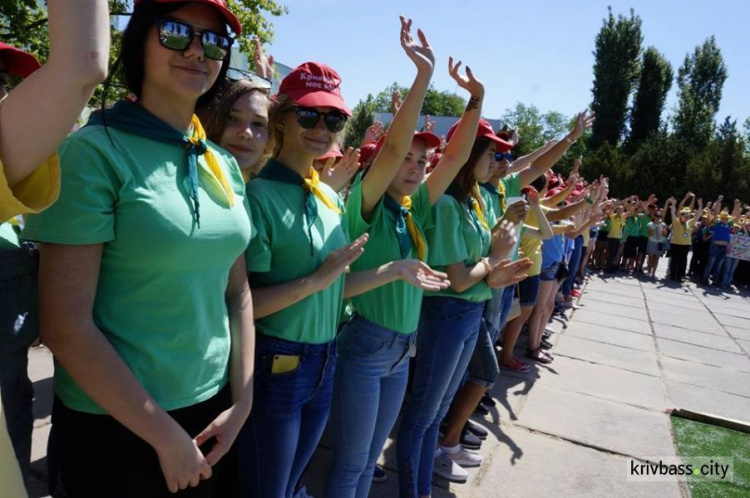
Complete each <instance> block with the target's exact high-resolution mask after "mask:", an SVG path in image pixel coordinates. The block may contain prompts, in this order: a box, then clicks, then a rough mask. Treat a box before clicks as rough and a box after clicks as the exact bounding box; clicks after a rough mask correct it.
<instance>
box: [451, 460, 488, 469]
mask: <svg viewBox="0 0 750 498" xmlns="http://www.w3.org/2000/svg"><path fill="white" fill-rule="evenodd" d="M454 462H456V463H457V464H459V465H460V466H461V467H463V468H465V469H471V468H475V467H480V466H481V465H482V460H480V461H478V462H459V461H457V460H454Z"/></svg>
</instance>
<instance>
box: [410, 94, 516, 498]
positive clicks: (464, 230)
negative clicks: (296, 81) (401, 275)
mask: <svg viewBox="0 0 750 498" xmlns="http://www.w3.org/2000/svg"><path fill="white" fill-rule="evenodd" d="M472 88H473V89H472V95H474V98H472V99H471V100H470V102H469V105H468V107H470V108H471V107H474V106H479V105H480V103H481V99H479V98H477V95H483V87H482V86H481V85H480V84H476V85H475V86H473V87H472ZM454 132H456V134H457V125H454V128H453V129H452V130H451V131H450V132H449V133H448V139H449V143H450V141H451V139H456V134H454ZM500 141H501V140H500V139H499V138H498V137H497V136H496V135H495V133H494V131H493V130H492V128H491V126H489V123H487V122H486V121H485V122H484V123H482V124H480V125H479V127H478V129H477V135H476V138H475V140H474V144H473V146H472V149H471V152H470V153H469V157H468V159H467V161H466V162H465V164H464V165H463V166H462V168H461V170H460V172H459V173H458V175H457V176H456V178H455V179H454V180H453V182H452V183H451V184H450V187H448V189H447V191H446V194H444V195H443V196H442V197H440V198H439V199H438V200H437V202H436V203H435V205H434V206H433V208H432V213H431V216H432V223H431V225H430V226H429V227H427V230H426V232H425V235H426V239H427V245H428V247H429V248H430V251H429V254H428V258H427V262H428V263H429V264H430V265H431V266H433V267H434V268H435V269H436V270H440V271H445V272H446V273H447V274H448V277H449V279H450V282H451V286H450V287H449V288H447V289H445V290H441V291H436V292H428V293H426V294H425V297H424V299H423V300H422V311H421V313H422V315H421V317H420V322H419V331H418V334H417V351H418V354H417V363H416V371H415V374H414V382H413V386H414V387H413V389H412V392H411V396H410V398H409V401H408V403H407V405H406V408H405V411H404V417H403V420H402V423H401V429H400V431H399V435H398V440H397V456H398V469H399V487H400V489H401V495H402V496H427V495H430V493H431V487H432V472H433V464H435V465H437V466H436V467H435V471H436V472H438V473H440V475H451V476H458V478H459V479H460V478H461V475H460V474H461V473H463V481H465V480H466V473H465V471H463V469H460V467H458V464H456V463H455V462H454V461H453V460H452V459H451V457H450V455H448V454H446V453H441V454H440V455H439V456H438V458H437V459H436V458H435V448H436V446H437V442H438V427H439V425H440V421H441V420H442V419H443V417H444V416H445V414H446V413H447V411H448V407H449V405H450V403H451V400H452V398H453V395H454V394H455V393H456V391H457V389H458V387H459V384H460V381H461V379H462V378H463V376H464V373H465V372H466V367H467V365H468V362H469V358H470V357H471V354H472V353H473V352H474V346H475V344H476V340H477V334H478V331H479V324H480V319H481V317H482V312H483V310H484V305H485V301H487V300H488V299H489V298H490V285H492V286H497V287H503V286H505V285H508V284H512V283H514V282H513V281H514V280H515V279H516V278H522V276H519V275H512V276H511V277H510V278H508V279H505V278H501V279H498V278H497V277H498V275H499V274H505V273H506V271H507V269H508V265H510V266H511V267H513V265H512V264H510V261H509V260H506V258H507V257H508V255H509V254H510V252H511V250H512V249H513V247H514V246H515V242H516V237H515V231H514V229H513V228H512V226H511V225H510V224H509V223H503V224H502V225H500V226H499V227H495V228H494V229H493V227H494V221H495V220H493V219H488V218H487V217H486V213H487V210H486V209H485V206H484V202H483V200H482V197H481V194H480V192H479V184H478V182H486V181H487V180H489V178H490V174H491V171H492V167H493V166H494V163H495V143H498V142H500ZM510 273H511V274H512V273H513V272H512V270H511V271H510ZM496 280H502V282H500V283H498V282H496ZM452 450H456V451H460V447H459V448H451V451H452Z"/></svg>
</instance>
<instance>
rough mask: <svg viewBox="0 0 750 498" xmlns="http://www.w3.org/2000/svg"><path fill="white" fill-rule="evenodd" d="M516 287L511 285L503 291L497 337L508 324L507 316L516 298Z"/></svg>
mask: <svg viewBox="0 0 750 498" xmlns="http://www.w3.org/2000/svg"><path fill="white" fill-rule="evenodd" d="M517 285H518V284H516V285H511V286H509V287H506V288H505V289H503V297H501V298H500V320H499V321H498V331H499V332H498V337H499V336H500V333H501V332H502V331H503V329H504V328H505V325H506V324H507V323H508V315H510V309H511V308H512V307H513V298H514V297H516V289H517V287H516V286H517Z"/></svg>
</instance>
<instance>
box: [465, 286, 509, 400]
mask: <svg viewBox="0 0 750 498" xmlns="http://www.w3.org/2000/svg"><path fill="white" fill-rule="evenodd" d="M502 297H503V290H502V289H494V290H493V291H492V299H490V300H489V301H487V302H486V303H485V305H484V313H483V314H482V320H481V322H480V325H479V333H478V334H477V345H476V347H475V348H474V353H472V355H471V359H470V360H469V367H468V370H467V376H468V377H467V379H466V380H467V381H468V382H471V383H472V384H476V385H478V386H482V387H485V388H486V389H490V388H492V386H494V385H495V381H496V380H497V377H498V375H500V365H498V363H497V353H496V352H495V343H496V342H497V338H498V336H499V335H500V329H499V328H498V327H497V322H498V320H499V317H500V304H501V300H502Z"/></svg>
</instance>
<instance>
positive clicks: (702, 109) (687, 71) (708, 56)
mask: <svg viewBox="0 0 750 498" xmlns="http://www.w3.org/2000/svg"><path fill="white" fill-rule="evenodd" d="M726 79H727V67H726V65H725V64H724V58H723V57H722V55H721V50H720V49H719V47H718V46H717V45H716V40H715V39H714V37H713V36H712V37H710V38H708V39H707V40H706V41H705V42H704V43H703V44H702V45H699V46H697V47H695V50H694V51H693V53H692V54H688V55H686V56H685V60H684V62H683V63H682V66H680V69H679V72H678V74H677V86H678V87H679V103H678V106H677V110H676V113H675V116H674V131H675V134H676V135H677V137H679V138H680V139H681V140H682V141H683V142H686V143H688V144H692V145H694V146H696V147H697V148H698V149H700V148H702V147H704V146H705V145H706V144H707V143H708V142H709V141H710V139H711V136H712V135H713V130H714V128H715V126H714V117H715V116H716V113H717V112H718V111H719V104H720V103H721V92H722V88H723V87H724V82H725V81H726Z"/></svg>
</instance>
